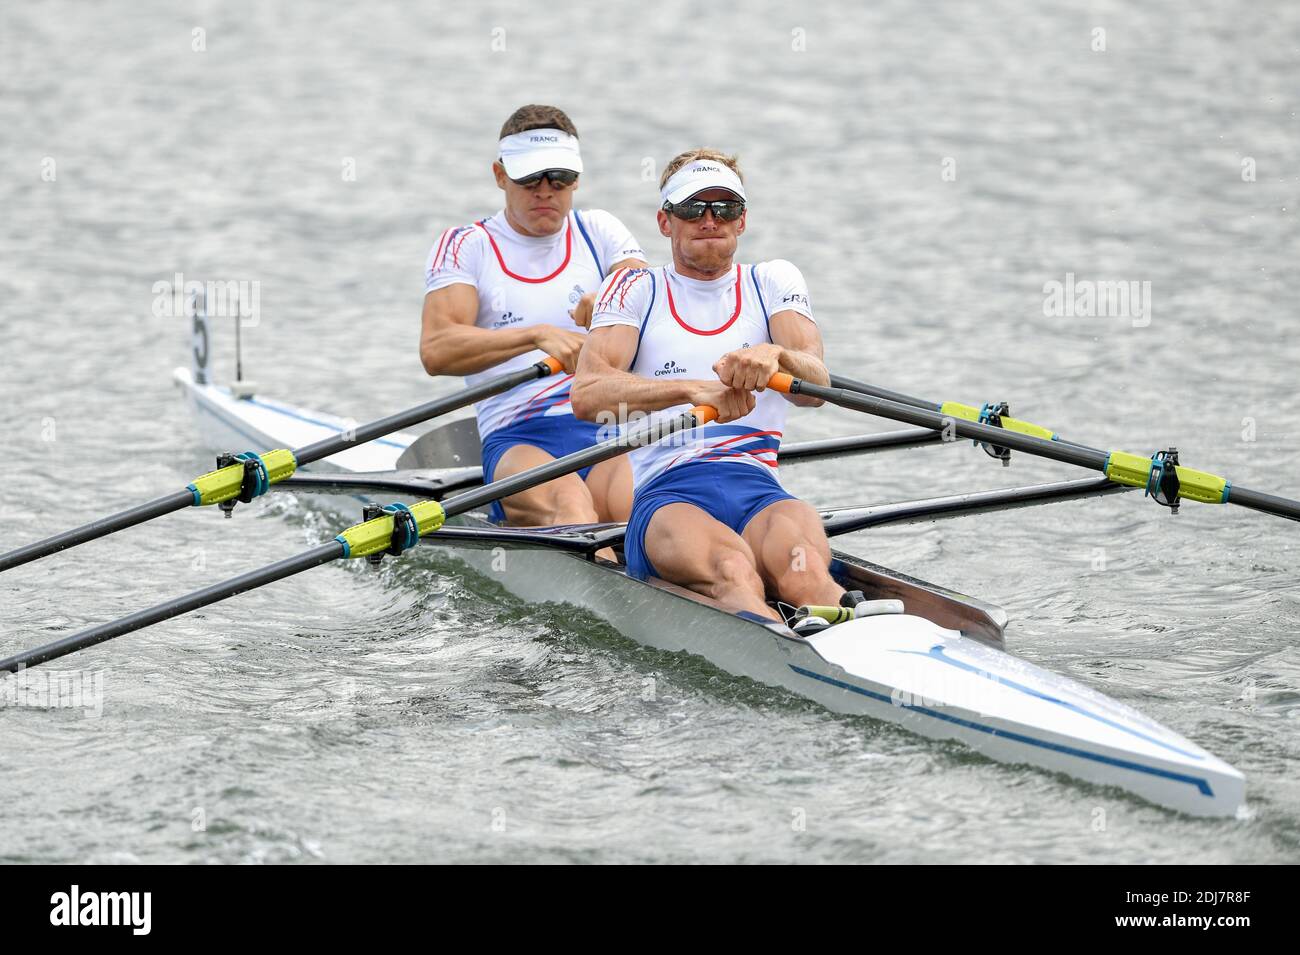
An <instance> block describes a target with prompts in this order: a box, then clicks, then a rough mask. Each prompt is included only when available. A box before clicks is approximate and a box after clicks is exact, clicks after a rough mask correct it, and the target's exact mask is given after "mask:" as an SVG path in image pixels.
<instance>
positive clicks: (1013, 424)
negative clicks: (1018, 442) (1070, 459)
mask: <svg viewBox="0 0 1300 955" xmlns="http://www.w3.org/2000/svg"><path fill="white" fill-rule="evenodd" d="M939 413H940V414H943V415H947V416H948V417H949V418H963V419H965V420H966V421H974V422H976V423H977V424H978V423H979V420H980V409H979V408H976V407H975V406H974V405H964V404H962V403H961V402H959V401H945V402H944V403H943V404H942V405H940V406H939ZM1001 420H1002V427H1003V428H1005V429H1006V430H1007V431H1015V432H1018V433H1019V434H1027V435H1029V436H1030V437H1032V438H1042V439H1043V440H1044V441H1055V440H1056V432H1055V431H1053V430H1052V429H1051V428H1044V427H1043V426H1042V425H1040V424H1034V423H1033V422H1030V421H1021V420H1020V419H1019V418H1008V417H1007V416H1006V415H1003V416H1002V419H1001Z"/></svg>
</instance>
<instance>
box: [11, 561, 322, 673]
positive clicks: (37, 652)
mask: <svg viewBox="0 0 1300 955" xmlns="http://www.w3.org/2000/svg"><path fill="white" fill-rule="evenodd" d="M342 556H343V545H342V544H340V543H339V542H338V541H336V540H332V541H330V542H329V543H327V544H321V545H320V546H319V547H314V548H312V549H311V550H309V551H304V552H303V553H301V554H298V555H296V556H294V557H290V558H287V559H286V560H282V561H279V562H278V563H274V564H270V565H268V566H266V567H262V568H259V569H258V570H252V571H249V572H248V573H246V574H240V575H239V576H238V577H232V578H231V579H230V580H225V581H222V582H221V583H219V584H213V585H212V586H211V587H205V588H203V589H202V590H196V591H194V593H192V594H186V595H185V596H184V597H177V598H176V599H174V600H168V601H165V602H163V603H160V604H158V605H157V606H155V607H150V608H149V609H147V610H141V611H138V612H136V613H133V614H131V615H129V616H126V617H122V618H121V619H120V620H114V621H112V622H111V623H105V624H101V625H99V626H98V627H91V628H90V629H89V630H83V631H81V632H80V633H76V634H73V635H72V636H70V637H66V638H64V639H63V640H58V641H55V642H54V643H47V644H46V645H44V646H41V647H36V648H35V649H32V650H28V651H26V652H24V653H16V654H14V655H13V656H11V657H9V658H8V659H5V660H0V673H3V672H6V671H8V672H10V673H13V672H15V671H17V670H21V669H23V668H25V667H31V666H36V665H37V664H40V663H47V662H49V661H50V660H55V659H58V658H59V657H62V656H67V655H68V654H69V653H75V652H76V651H78V650H84V649H85V648H86V647H93V646H94V645H95V644H97V643H103V642H104V641H105V640H112V639H113V638H114V637H120V636H122V634H124V633H131V632H132V631H135V630H140V629H142V628H144V627H148V626H150V625H151V624H155V623H160V622H162V621H163V620H170V619H171V618H172V617H179V616H180V615H181V614H185V613H189V612H190V611H191V610H197V609H199V608H200V607H206V606H208V604H214V603H216V602H217V601H218V600H225V599H226V598H227V597H233V596H234V595H235V594H242V593H244V592H245V591H248V590H254V589H256V588H258V587H262V586H265V585H266V584H270V583H274V582H275V581H277V580H283V579H284V578H285V577H292V576H293V575H294V574H298V573H301V572H302V571H304V570H309V569H310V568H312V567H318V566H320V565H321V564H327V563H329V562H330V561H332V560H336V559H338V558H339V557H342Z"/></svg>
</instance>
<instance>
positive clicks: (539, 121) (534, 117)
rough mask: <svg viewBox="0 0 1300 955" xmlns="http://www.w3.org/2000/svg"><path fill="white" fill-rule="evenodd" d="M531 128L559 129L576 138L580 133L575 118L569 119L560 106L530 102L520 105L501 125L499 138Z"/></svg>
mask: <svg viewBox="0 0 1300 955" xmlns="http://www.w3.org/2000/svg"><path fill="white" fill-rule="evenodd" d="M530 129H558V130H559V131H560V132H562V133H568V134H569V135H570V136H573V137H575V138H576V137H577V135H578V128H577V127H576V126H574V125H573V120H571V119H569V116H568V114H567V113H565V112H564V110H562V109H560V108H559V107H558V106H543V105H541V104H540V103H529V104H528V105H527V106H520V107H519V108H518V109H517V110H515V111H514V112H513V113H511V114H510V118H509V119H507V120H506V121H505V125H504V126H502V127H501V135H500V136H498V137H497V138H498V139H505V138H506V137H507V136H513V135H514V134H515V133H523V132H527V131H528V130H530Z"/></svg>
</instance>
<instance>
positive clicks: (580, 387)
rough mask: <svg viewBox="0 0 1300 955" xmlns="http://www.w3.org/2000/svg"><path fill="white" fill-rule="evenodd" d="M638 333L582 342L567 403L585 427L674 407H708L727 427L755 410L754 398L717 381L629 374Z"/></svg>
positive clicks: (616, 329)
mask: <svg viewBox="0 0 1300 955" xmlns="http://www.w3.org/2000/svg"><path fill="white" fill-rule="evenodd" d="M636 345H637V329H635V328H633V327H632V326H631V325H606V326H604V327H602V328H597V329H596V330H595V331H593V332H592V333H591V334H590V335H588V336H587V341H586V344H585V345H584V347H583V349H582V354H581V355H580V356H579V358H578V371H577V375H576V377H575V378H574V379H573V387H572V388H571V389H570V391H569V398H570V400H571V401H572V403H573V413H574V414H575V415H576V416H577V417H579V418H583V419H585V420H587V421H596V420H597V419H600V418H604V419H606V420H608V419H610V418H613V420H617V421H623V420H625V418H626V416H627V415H628V414H630V413H632V412H651V411H661V410H662V409H664V408H671V407H673V405H680V404H692V405H701V404H704V405H711V406H713V407H714V408H717V409H718V411H719V416H718V420H719V421H721V422H725V421H731V420H734V419H735V418H739V417H742V416H744V415H746V414H748V413H749V412H750V411H752V410H753V409H754V396H753V395H751V394H748V393H747V392H743V391H742V392H737V391H734V390H733V389H730V388H727V387H726V386H724V385H723V384H722V383H721V382H718V381H698V380H694V379H678V380H676V381H674V380H672V379H656V378H645V377H643V376H641V375H636V374H633V373H632V372H630V371H628V368H630V367H631V365H632V358H633V357H634V356H635V355H636Z"/></svg>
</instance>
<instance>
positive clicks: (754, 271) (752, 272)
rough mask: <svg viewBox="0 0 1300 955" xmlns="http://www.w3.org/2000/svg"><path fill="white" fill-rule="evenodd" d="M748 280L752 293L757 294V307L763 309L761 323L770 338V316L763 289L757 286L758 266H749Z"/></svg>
mask: <svg viewBox="0 0 1300 955" xmlns="http://www.w3.org/2000/svg"><path fill="white" fill-rule="evenodd" d="M749 280H750V281H751V282H753V283H754V294H755V295H757V296H758V307H759V308H761V309H762V310H763V324H765V325H766V326H767V340H768V341H769V342H770V341H771V340H772V316H771V315H769V314H768V313H767V303H766V302H764V301H763V290H762V289H760V288H759V287H758V267H757V266H754V265H751V266H750V267H749Z"/></svg>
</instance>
